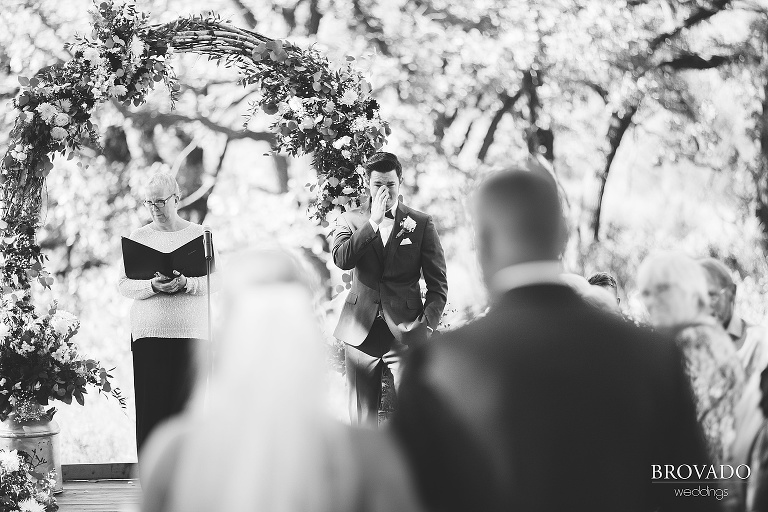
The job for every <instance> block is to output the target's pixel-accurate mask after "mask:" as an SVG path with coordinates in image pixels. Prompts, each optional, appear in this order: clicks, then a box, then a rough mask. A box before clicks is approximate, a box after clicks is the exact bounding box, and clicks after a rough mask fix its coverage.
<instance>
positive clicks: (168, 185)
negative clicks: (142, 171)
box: [144, 171, 181, 195]
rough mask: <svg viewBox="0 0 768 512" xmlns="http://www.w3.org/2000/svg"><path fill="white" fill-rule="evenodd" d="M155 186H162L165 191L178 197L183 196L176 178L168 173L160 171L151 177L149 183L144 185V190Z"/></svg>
mask: <svg viewBox="0 0 768 512" xmlns="http://www.w3.org/2000/svg"><path fill="white" fill-rule="evenodd" d="M154 185H160V186H162V187H163V188H165V189H168V190H171V191H173V193H174V194H176V195H180V194H181V191H180V188H179V183H178V182H177V181H176V178H174V177H173V176H171V175H170V174H168V173H167V172H162V171H160V172H155V173H153V174H152V175H150V176H149V179H147V182H146V183H144V190H145V191H146V190H148V189H149V188H150V187H152V186H154Z"/></svg>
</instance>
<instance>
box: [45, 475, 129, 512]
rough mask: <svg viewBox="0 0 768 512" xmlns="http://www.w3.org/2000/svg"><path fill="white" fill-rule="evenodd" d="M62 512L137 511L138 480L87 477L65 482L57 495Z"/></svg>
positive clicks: (60, 511)
mask: <svg viewBox="0 0 768 512" xmlns="http://www.w3.org/2000/svg"><path fill="white" fill-rule="evenodd" d="M56 501H57V502H58V504H59V512H97V511H98V512H138V510H139V503H140V501H141V487H140V486H139V482H138V480H85V481H66V482H64V492H62V493H60V494H57V495H56Z"/></svg>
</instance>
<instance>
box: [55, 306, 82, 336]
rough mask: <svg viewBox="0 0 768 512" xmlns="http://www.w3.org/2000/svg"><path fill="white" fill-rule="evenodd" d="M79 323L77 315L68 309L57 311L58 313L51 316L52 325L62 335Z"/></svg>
mask: <svg viewBox="0 0 768 512" xmlns="http://www.w3.org/2000/svg"><path fill="white" fill-rule="evenodd" d="M79 323H80V322H79V321H78V320H77V317H76V316H75V315H73V314H72V313H68V312H66V311H56V314H55V315H53V316H52V317H51V327H53V329H54V330H55V331H56V332H57V333H59V334H61V335H62V336H64V335H65V334H67V333H68V332H69V331H70V329H74V328H76V327H77V326H78V325H79Z"/></svg>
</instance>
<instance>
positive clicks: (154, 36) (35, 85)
mask: <svg viewBox="0 0 768 512" xmlns="http://www.w3.org/2000/svg"><path fill="white" fill-rule="evenodd" d="M97 1H98V0H97ZM91 13H92V15H93V30H92V33H91V34H90V35H89V36H77V37H76V40H75V41H74V42H73V43H71V44H68V48H69V50H70V52H71V53H72V55H73V58H72V59H71V60H70V61H68V62H65V63H62V64H56V65H53V66H49V67H47V68H44V69H42V70H41V71H39V72H38V73H37V74H36V75H35V76H34V77H30V78H27V77H20V78H19V83H20V84H21V87H22V89H21V92H20V93H19V95H18V96H17V97H16V98H15V99H14V102H13V106H14V108H15V110H16V112H17V117H16V120H15V124H14V127H13V129H12V131H11V137H10V141H9V145H8V149H7V152H6V154H5V155H4V158H3V159H2V161H0V209H1V211H2V216H1V217H0V230H2V233H3V236H2V238H1V239H0V265H1V266H2V274H1V275H2V283H1V286H2V288H1V289H0V291H1V292H2V302H3V307H4V309H5V310H6V311H7V312H8V314H7V315H6V318H5V320H4V321H3V322H0V323H5V325H6V326H7V327H8V329H9V331H10V332H11V333H12V334H13V335H14V336H30V337H34V333H28V332H27V331H26V330H25V329H27V327H26V326H28V325H29V324H30V322H34V321H35V320H36V319H38V315H37V314H36V313H35V308H34V306H33V305H32V303H31V297H30V293H29V291H30V287H31V284H32V282H33V281H35V280H37V281H38V282H39V284H41V285H42V286H45V287H50V286H51V285H52V284H53V278H52V277H51V275H50V273H49V272H48V271H47V270H46V269H45V267H44V263H45V260H46V257H45V255H44V254H42V252H41V250H40V247H39V245H37V243H36V232H37V229H39V228H40V212H41V208H42V201H43V188H44V184H45V179H46V177H47V176H48V174H49V173H50V172H51V171H52V170H53V168H54V160H55V158H56V157H58V158H62V157H63V158H67V159H72V158H74V157H75V156H76V154H77V150H78V149H79V147H80V146H81V144H82V142H83V141H85V140H87V141H90V142H91V143H98V139H99V137H98V132H97V128H96V127H95V126H94V125H93V124H92V122H91V114H92V112H93V111H94V109H95V108H97V107H98V105H99V104H101V103H104V102H106V101H117V102H120V103H122V104H124V105H134V106H139V105H141V104H143V103H144V102H145V100H146V97H147V94H148V92H149V91H151V90H152V89H153V88H154V86H155V85H156V84H158V83H160V82H163V83H164V85H165V86H166V87H167V89H168V90H169V92H170V96H171V101H172V102H173V101H174V100H175V99H176V98H177V95H178V93H179V85H178V83H177V80H176V77H175V75H174V73H173V68H172V66H171V57H172V55H173V54H174V52H193V53H197V54H203V55H206V56H208V57H209V58H211V59H213V60H216V61H219V63H220V64H223V65H226V66H229V67H235V68H237V69H238V71H239V73H240V80H239V82H240V83H241V84H243V85H244V86H249V85H253V86H256V87H257V88H258V90H259V92H260V96H259V99H258V101H256V102H254V103H253V104H251V107H250V110H249V112H248V114H249V116H253V115H254V114H255V113H256V112H258V111H263V112H264V113H266V114H268V115H270V116H272V119H273V121H272V123H271V125H270V129H271V130H273V131H274V132H275V141H276V142H275V147H274V150H276V151H281V152H285V153H288V154H289V155H292V156H297V155H302V154H311V155H312V165H313V167H314V168H315V170H316V171H317V176H318V181H317V183H316V184H315V185H314V186H313V187H312V190H313V191H314V192H315V198H314V200H313V202H312V203H311V204H310V207H309V210H308V213H309V215H310V217H312V218H315V219H317V220H324V219H325V217H326V216H327V214H328V213H329V212H330V211H332V210H333V209H346V208H350V207H353V206H356V205H359V197H360V194H361V192H362V191H363V189H364V186H365V179H364V178H365V175H364V171H363V170H362V167H361V165H362V164H363V163H364V162H365V160H366V159H367V158H368V157H369V156H370V155H371V154H372V153H374V152H375V151H377V150H378V149H380V148H381V147H382V146H383V145H384V143H385V142H386V138H387V136H388V135H389V133H390V129H389V126H388V124H387V123H386V122H385V121H383V120H382V119H381V117H380V113H379V105H378V103H377V101H376V100H375V99H374V98H373V97H372V95H371V85H370V83H369V82H368V81H367V80H366V79H365V77H364V76H363V74H362V73H361V72H360V71H358V70H357V69H355V67H354V59H352V58H351V57H347V59H346V60H345V61H344V62H342V63H334V62H331V61H329V59H328V58H327V57H325V56H323V55H322V54H320V52H318V51H317V50H316V49H314V48H309V49H302V48H299V47H298V46H296V45H293V44H291V43H290V42H288V41H284V40H277V39H272V38H269V37H265V36H263V35H261V34H258V33H255V32H252V31H248V30H244V29H241V28H237V27H235V26H233V25H232V24H230V23H228V22H224V21H223V20H222V19H221V18H219V17H218V16H217V15H215V14H214V13H210V14H208V15H197V16H190V17H186V18H180V19H177V20H175V21H173V22H170V23H165V24H160V25H157V24H150V23H149V16H148V14H146V13H143V12H140V11H138V10H137V9H136V8H135V7H134V6H133V5H132V4H120V5H118V4H116V3H114V2H113V0H106V1H103V2H101V3H98V4H95V8H94V9H93V10H92V11H91ZM0 329H2V326H1V325H0ZM25 333H26V334H25ZM0 345H1V343H0ZM0 362H1V361H0ZM92 366H94V367H93V368H90V367H89V371H93V372H97V373H98V374H99V378H97V379H96V381H97V382H96V384H97V385H98V386H100V388H101V389H102V390H106V391H109V384H108V382H107V377H108V374H106V375H105V374H104V373H100V371H101V370H103V368H101V367H100V366H99V365H92ZM105 382H107V384H106V386H105V385H104V383H105ZM21 387H22V388H24V387H28V386H26V384H25V385H22V386H21ZM29 387H35V386H32V383H31V382H30V386H29ZM105 387H106V389H105ZM1 388H2V386H1V385H0V414H2V412H3V410H8V407H7V406H8V400H9V396H13V391H10V393H5V394H3V393H2V391H3V390H2V389H1ZM28 391H31V392H33V393H34V394H35V395H36V396H37V398H38V400H40V401H41V403H46V402H45V401H44V400H45V399H46V398H53V399H61V395H59V396H57V393H55V390H53V391H52V390H51V389H40V388H38V389H30V390H28ZM64 396H65V397H69V398H71V396H72V393H71V392H70V390H66V392H65V395H64Z"/></svg>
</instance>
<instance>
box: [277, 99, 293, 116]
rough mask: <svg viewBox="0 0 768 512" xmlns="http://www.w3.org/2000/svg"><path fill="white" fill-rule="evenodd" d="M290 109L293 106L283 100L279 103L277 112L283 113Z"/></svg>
mask: <svg viewBox="0 0 768 512" xmlns="http://www.w3.org/2000/svg"><path fill="white" fill-rule="evenodd" d="M289 110H291V107H289V106H288V104H287V103H286V102H284V101H281V102H280V103H278V104H277V113H278V114H280V115H283V114H285V113H286V112H288V111H289Z"/></svg>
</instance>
